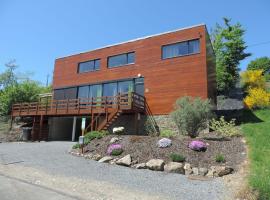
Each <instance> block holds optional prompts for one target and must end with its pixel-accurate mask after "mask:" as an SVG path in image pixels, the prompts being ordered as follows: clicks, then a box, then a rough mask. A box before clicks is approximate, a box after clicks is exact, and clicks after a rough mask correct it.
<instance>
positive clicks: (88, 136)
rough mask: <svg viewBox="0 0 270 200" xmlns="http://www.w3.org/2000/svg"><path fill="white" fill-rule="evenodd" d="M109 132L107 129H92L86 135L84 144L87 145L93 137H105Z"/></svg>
mask: <svg viewBox="0 0 270 200" xmlns="http://www.w3.org/2000/svg"><path fill="white" fill-rule="evenodd" d="M106 134H107V132H105V131H101V132H100V131H91V132H88V133H86V134H85V135H84V144H85V145H87V144H89V143H90V141H91V140H93V139H101V138H103V137H104V136H105V135H106Z"/></svg>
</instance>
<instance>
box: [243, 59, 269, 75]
mask: <svg viewBox="0 0 270 200" xmlns="http://www.w3.org/2000/svg"><path fill="white" fill-rule="evenodd" d="M247 69H248V70H260V69H261V70H263V73H270V58H268V57H266V56H265V57H261V58H257V59H255V60H252V61H251V62H250V63H249V64H248V67H247Z"/></svg>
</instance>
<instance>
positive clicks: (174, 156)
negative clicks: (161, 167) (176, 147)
mask: <svg viewBox="0 0 270 200" xmlns="http://www.w3.org/2000/svg"><path fill="white" fill-rule="evenodd" d="M170 158H171V160H172V161H173V162H185V160H186V158H185V156H182V155H181V154H177V153H172V154H171V155H170Z"/></svg>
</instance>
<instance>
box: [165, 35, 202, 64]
mask: <svg viewBox="0 0 270 200" xmlns="http://www.w3.org/2000/svg"><path fill="white" fill-rule="evenodd" d="M199 52H200V40H199V39H196V40H190V41H186V42H179V43H175V44H169V45H164V46H162V59H166V58H173V57H177V56H184V55H189V54H194V53H199Z"/></svg>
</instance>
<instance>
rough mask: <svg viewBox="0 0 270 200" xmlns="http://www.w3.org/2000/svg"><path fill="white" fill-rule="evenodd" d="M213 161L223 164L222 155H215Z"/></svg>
mask: <svg viewBox="0 0 270 200" xmlns="http://www.w3.org/2000/svg"><path fill="white" fill-rule="evenodd" d="M215 161H216V162H218V163H224V162H225V158H224V156H223V155H222V154H217V155H216V157H215Z"/></svg>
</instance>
